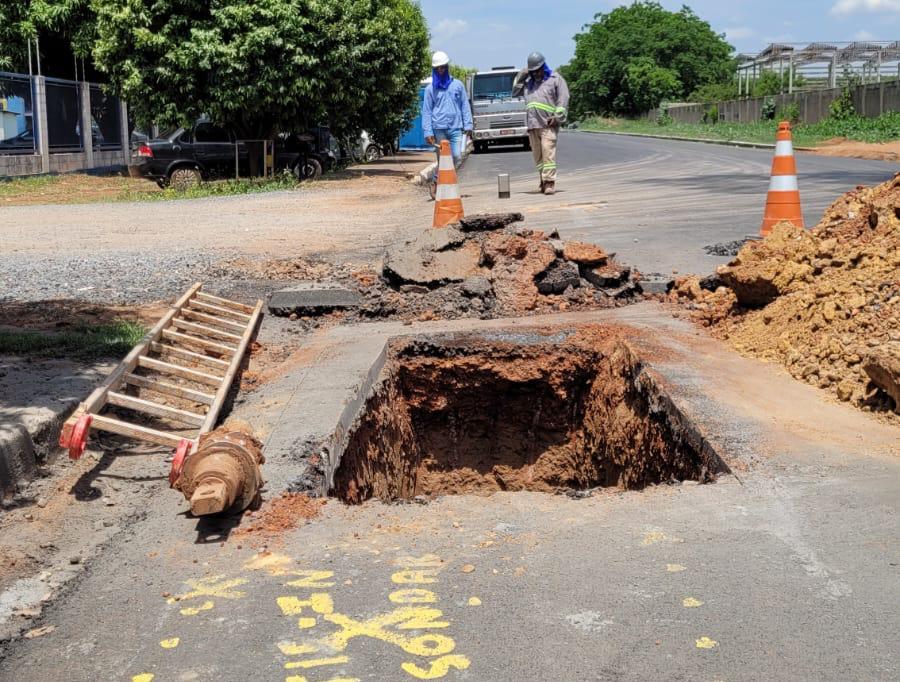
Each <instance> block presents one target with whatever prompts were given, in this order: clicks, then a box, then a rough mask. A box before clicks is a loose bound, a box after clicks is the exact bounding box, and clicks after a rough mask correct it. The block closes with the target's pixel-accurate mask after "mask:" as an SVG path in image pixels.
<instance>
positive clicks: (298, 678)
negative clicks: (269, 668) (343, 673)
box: [284, 675, 360, 682]
mask: <svg viewBox="0 0 900 682" xmlns="http://www.w3.org/2000/svg"><path fill="white" fill-rule="evenodd" d="M284 682H309V681H308V680H307V679H306V678H305V677H303V675H291V676H290V677H285V678H284ZM322 682H360V679H359V678H358V677H332V678H331V679H330V680H322Z"/></svg>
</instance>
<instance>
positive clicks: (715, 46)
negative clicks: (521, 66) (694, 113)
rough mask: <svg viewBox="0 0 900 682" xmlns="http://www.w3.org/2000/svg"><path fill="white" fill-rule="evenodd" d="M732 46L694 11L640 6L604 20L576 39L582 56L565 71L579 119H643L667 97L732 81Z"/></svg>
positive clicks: (600, 17) (603, 16)
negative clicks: (640, 115)
mask: <svg viewBox="0 0 900 682" xmlns="http://www.w3.org/2000/svg"><path fill="white" fill-rule="evenodd" d="M731 52H732V48H731V46H730V45H729V44H728V43H727V42H725V39H724V37H723V36H721V35H718V34H716V33H715V32H714V31H713V30H712V28H710V26H709V24H708V23H707V22H705V21H703V20H702V19H700V18H699V17H698V16H697V15H696V14H694V12H693V11H691V9H690V8H689V7H682V8H681V10H679V11H678V12H670V11H668V10H666V9H663V7H662V5H660V4H659V3H658V2H649V1H643V0H642V1H639V2H635V3H633V4H632V5H630V6H627V7H617V8H616V9H614V10H612V11H611V12H609V13H606V14H603V13H601V14H597V15H596V16H595V17H594V22H593V23H591V24H590V25H587V26H585V30H584V31H583V32H582V33H579V34H578V35H576V36H575V57H574V58H573V60H572V61H571V62H570V63H569V64H567V65H566V66H564V67H563V69H562V73H563V75H564V76H565V78H566V80H567V81H568V82H569V87H570V89H571V92H572V103H571V107H570V108H571V109H572V111H573V112H574V114H575V115H576V116H583V115H586V114H589V113H603V114H606V113H613V114H637V113H641V112H644V111H647V110H649V109H652V108H654V107H656V106H658V105H659V103H660V102H661V101H662V100H664V99H672V98H681V97H685V96H686V95H688V94H689V93H692V92H694V91H695V90H697V88H699V87H701V86H703V85H707V84H710V83H725V82H728V81H729V80H730V79H731V78H732V76H733V74H734V69H735V64H734V61H733V59H732V58H731Z"/></svg>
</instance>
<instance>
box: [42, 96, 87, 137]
mask: <svg viewBox="0 0 900 682" xmlns="http://www.w3.org/2000/svg"><path fill="white" fill-rule="evenodd" d="M45 80H46V82H47V145H48V146H49V147H50V151H51V152H77V151H81V149H82V147H83V145H82V141H81V140H82V137H81V88H80V85H79V84H78V83H76V82H74V81H65V80H60V79H56V78H47V79H45Z"/></svg>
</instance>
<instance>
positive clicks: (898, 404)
mask: <svg viewBox="0 0 900 682" xmlns="http://www.w3.org/2000/svg"><path fill="white" fill-rule="evenodd" d="M863 370H864V371H865V373H866V374H867V375H868V376H869V379H871V380H872V383H873V384H875V385H876V386H877V387H878V388H880V389H881V390H882V391H884V392H885V393H887V394H888V395H889V396H890V397H891V400H893V401H894V412H896V413H897V414H900V352H898V354H893V353H889V352H887V351H878V352H872V353H870V354H869V355H868V356H867V357H866V359H865V360H864V361H863Z"/></svg>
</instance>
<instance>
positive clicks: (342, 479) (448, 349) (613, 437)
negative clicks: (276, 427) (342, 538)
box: [331, 326, 728, 504]
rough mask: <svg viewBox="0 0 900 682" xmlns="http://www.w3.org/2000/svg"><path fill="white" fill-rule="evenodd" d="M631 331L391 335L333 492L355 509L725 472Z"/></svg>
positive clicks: (633, 484)
mask: <svg viewBox="0 0 900 682" xmlns="http://www.w3.org/2000/svg"><path fill="white" fill-rule="evenodd" d="M634 333H635V330H625V329H622V328H613V327H609V328H607V327H596V326H584V327H580V328H577V329H569V330H564V331H558V330H557V331H555V332H551V331H544V332H541V331H537V332H528V333H522V332H520V331H515V332H508V333H494V334H478V335H476V334H472V335H442V336H430V337H427V338H422V337H417V338H413V339H411V340H409V339H406V340H398V341H395V342H393V343H392V344H391V346H390V348H389V351H388V357H387V360H386V363H385V365H384V368H383V370H382V372H381V374H380V376H379V379H378V381H377V383H376V385H375V387H374V388H373V389H372V391H371V393H370V394H369V396H368V398H367V400H366V403H365V406H364V409H363V411H362V414H361V416H360V417H359V418H358V419H357V421H356V423H355V425H354V426H353V428H352V429H351V431H350V433H349V434H348V436H347V439H346V441H344V442H345V443H346V446H345V447H343V448H342V449H341V450H342V452H341V459H340V464H339V466H338V468H337V470H336V471H335V474H334V484H333V487H332V491H331V492H332V494H334V495H336V496H337V497H339V498H340V499H341V500H343V501H345V502H347V503H351V504H355V503H360V502H363V501H365V500H367V499H370V498H373V497H375V498H379V499H381V500H382V501H396V500H404V499H411V498H413V497H415V496H420V495H424V496H428V497H431V496H436V495H448V494H461V493H490V492H495V491H501V490H508V491H520V490H533V491H542V492H561V491H568V490H584V489H590V488H595V487H599V486H616V487H619V488H625V489H636V488H643V487H645V486H647V485H651V484H658V483H665V482H672V481H678V480H686V479H692V480H700V481H707V480H712V479H713V478H714V477H715V475H716V474H717V473H720V472H724V471H727V470H728V468H727V466H726V465H725V464H724V462H722V460H721V459H720V458H719V457H718V455H717V454H716V453H715V452H714V450H713V449H712V447H710V445H709V444H708V443H707V442H706V441H705V439H704V438H703V437H702V436H701V435H700V433H699V432H698V431H697V430H696V429H695V428H694V425H693V424H691V423H690V421H689V420H688V419H686V418H685V417H684V415H683V414H681V412H679V411H678V409H677V408H676V407H675V406H674V404H673V403H672V401H671V400H670V399H669V397H668V395H667V394H666V393H665V391H664V390H662V389H661V388H660V385H661V383H662V382H661V380H660V378H659V376H658V375H657V374H656V373H655V372H653V371H652V370H648V369H646V368H645V367H644V365H643V363H642V362H641V360H640V358H639V357H638V356H637V354H636V352H635V350H634V346H633V345H632V344H630V343H628V342H627V341H626V340H625V337H626V336H628V335H629V334H631V335H633V334H634Z"/></svg>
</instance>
